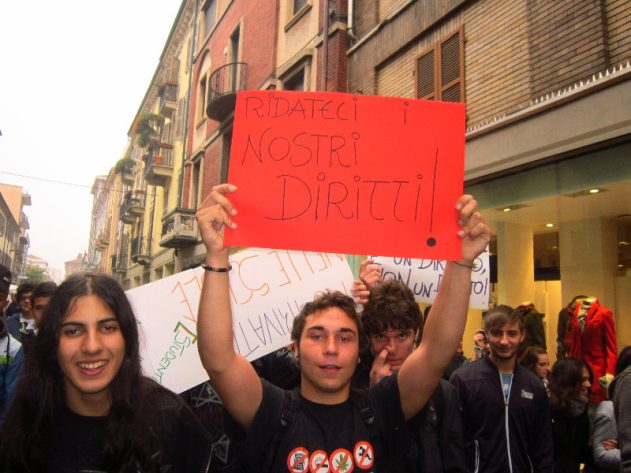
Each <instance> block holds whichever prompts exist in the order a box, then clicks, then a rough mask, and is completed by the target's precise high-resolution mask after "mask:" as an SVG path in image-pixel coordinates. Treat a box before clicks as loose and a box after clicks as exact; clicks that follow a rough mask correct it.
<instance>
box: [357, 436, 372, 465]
mask: <svg viewBox="0 0 631 473" xmlns="http://www.w3.org/2000/svg"><path fill="white" fill-rule="evenodd" d="M354 454H355V455H354V456H355V464H356V465H357V467H358V468H361V469H362V470H368V469H369V468H372V465H373V463H374V462H375V449H374V448H372V445H371V444H370V442H368V441H366V440H362V441H360V442H357V444H355V449H354Z"/></svg>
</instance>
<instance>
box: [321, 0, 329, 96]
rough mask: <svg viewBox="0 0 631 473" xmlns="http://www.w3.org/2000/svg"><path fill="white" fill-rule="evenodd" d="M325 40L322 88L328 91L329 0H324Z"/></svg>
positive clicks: (323, 43)
mask: <svg viewBox="0 0 631 473" xmlns="http://www.w3.org/2000/svg"><path fill="white" fill-rule="evenodd" d="M323 29H324V40H323V42H322V59H323V62H324V64H323V65H322V90H324V91H325V92H326V89H327V86H326V82H327V78H328V75H329V74H328V69H329V0H324V28H323Z"/></svg>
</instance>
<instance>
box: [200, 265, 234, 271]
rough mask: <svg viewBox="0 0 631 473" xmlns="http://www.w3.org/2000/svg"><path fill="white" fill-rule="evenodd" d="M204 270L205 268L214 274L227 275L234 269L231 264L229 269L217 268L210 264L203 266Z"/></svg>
mask: <svg viewBox="0 0 631 473" xmlns="http://www.w3.org/2000/svg"><path fill="white" fill-rule="evenodd" d="M202 268H204V270H205V271H212V272H213V273H227V272H228V271H230V270H231V269H232V265H231V264H229V265H228V267H227V268H216V267H215V266H211V265H209V264H202Z"/></svg>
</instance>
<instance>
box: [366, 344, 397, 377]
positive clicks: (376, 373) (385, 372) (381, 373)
mask: <svg viewBox="0 0 631 473" xmlns="http://www.w3.org/2000/svg"><path fill="white" fill-rule="evenodd" d="M386 358H388V350H387V349H386V348H384V349H383V350H381V353H379V356H378V357H377V358H375V361H373V362H372V368H371V369H370V385H371V386H374V385H375V384H377V383H378V382H379V381H381V380H382V379H383V378H385V377H386V376H390V375H391V374H392V368H390V364H389V363H388V362H387V361H386Z"/></svg>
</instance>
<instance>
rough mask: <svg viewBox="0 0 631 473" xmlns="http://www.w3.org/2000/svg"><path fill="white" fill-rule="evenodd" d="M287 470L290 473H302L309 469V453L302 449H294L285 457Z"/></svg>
mask: <svg viewBox="0 0 631 473" xmlns="http://www.w3.org/2000/svg"><path fill="white" fill-rule="evenodd" d="M287 468H289V471H291V473H304V472H306V471H308V469H309V451H308V450H307V449H306V448H304V447H297V448H294V449H293V450H292V451H291V452H289V455H288V456H287Z"/></svg>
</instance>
